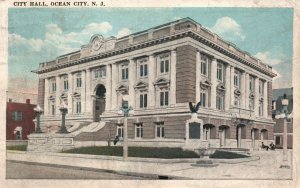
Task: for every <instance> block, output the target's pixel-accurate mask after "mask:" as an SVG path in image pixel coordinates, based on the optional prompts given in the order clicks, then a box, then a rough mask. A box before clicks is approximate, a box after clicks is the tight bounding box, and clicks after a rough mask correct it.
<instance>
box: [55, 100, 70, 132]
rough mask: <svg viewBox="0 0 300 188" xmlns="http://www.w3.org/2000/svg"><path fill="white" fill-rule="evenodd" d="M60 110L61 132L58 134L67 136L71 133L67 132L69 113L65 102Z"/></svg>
mask: <svg viewBox="0 0 300 188" xmlns="http://www.w3.org/2000/svg"><path fill="white" fill-rule="evenodd" d="M59 110H60V111H61V127H60V130H59V131H58V132H57V133H61V134H66V133H69V131H68V130H67V128H66V126H65V123H66V114H67V113H68V106H67V105H66V103H65V102H64V101H63V102H62V104H61V106H60V108H59Z"/></svg>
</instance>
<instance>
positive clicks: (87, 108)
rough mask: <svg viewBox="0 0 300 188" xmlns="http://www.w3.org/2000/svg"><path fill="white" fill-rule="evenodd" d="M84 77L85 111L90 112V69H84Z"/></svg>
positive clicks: (91, 107) (91, 108) (91, 106)
mask: <svg viewBox="0 0 300 188" xmlns="http://www.w3.org/2000/svg"><path fill="white" fill-rule="evenodd" d="M85 71H86V78H85V91H86V92H85V98H86V101H85V112H86V113H88V114H92V110H93V105H92V104H93V103H92V97H91V69H86V70H85Z"/></svg>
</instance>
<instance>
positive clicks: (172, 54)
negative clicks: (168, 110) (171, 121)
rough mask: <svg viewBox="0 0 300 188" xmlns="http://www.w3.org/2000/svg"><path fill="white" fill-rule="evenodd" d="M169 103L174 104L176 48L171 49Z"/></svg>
mask: <svg viewBox="0 0 300 188" xmlns="http://www.w3.org/2000/svg"><path fill="white" fill-rule="evenodd" d="M170 80H171V82H170V97H169V100H170V105H171V106H174V105H175V104H176V49H174V50H172V51H171V79H170Z"/></svg>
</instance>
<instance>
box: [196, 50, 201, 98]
mask: <svg viewBox="0 0 300 188" xmlns="http://www.w3.org/2000/svg"><path fill="white" fill-rule="evenodd" d="M200 65H201V61H200V51H199V50H197V53H196V104H197V103H198V102H199V101H200V81H201V77H200V67H201V66H200Z"/></svg>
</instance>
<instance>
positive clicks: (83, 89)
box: [80, 70, 86, 113]
mask: <svg viewBox="0 0 300 188" xmlns="http://www.w3.org/2000/svg"><path fill="white" fill-rule="evenodd" d="M80 95H81V113H85V111H86V72H85V70H84V71H82V72H81V92H80Z"/></svg>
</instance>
